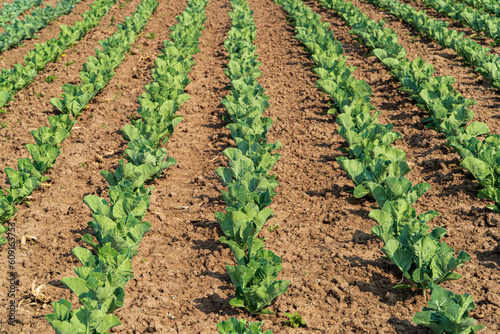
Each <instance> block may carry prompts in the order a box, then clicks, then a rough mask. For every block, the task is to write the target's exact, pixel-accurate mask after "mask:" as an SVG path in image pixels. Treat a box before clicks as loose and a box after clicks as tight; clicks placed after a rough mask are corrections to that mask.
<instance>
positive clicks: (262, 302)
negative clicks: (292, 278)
mask: <svg viewBox="0 0 500 334" xmlns="http://www.w3.org/2000/svg"><path fill="white" fill-rule="evenodd" d="M221 242H223V243H226V244H227V245H228V246H229V247H230V248H231V251H232V252H233V255H234V257H235V259H236V262H237V263H238V265H237V266H226V270H227V272H228V274H229V277H230V278H231V282H232V283H233V284H234V286H235V288H236V297H235V298H233V299H231V301H230V302H229V303H230V304H231V306H234V307H243V308H245V309H246V310H247V311H248V312H250V314H255V313H263V314H272V313H273V312H272V311H270V310H263V308H264V307H266V306H267V305H269V304H271V302H272V301H273V300H274V299H275V298H277V297H278V296H280V295H282V294H283V293H285V292H286V291H287V288H288V285H289V284H290V282H287V281H281V280H276V278H277V277H278V273H279V272H280V271H281V270H282V267H281V262H282V260H281V258H280V257H279V256H277V255H275V254H274V253H273V252H272V251H270V250H266V249H264V243H263V242H262V240H260V239H255V238H253V237H250V238H249V239H248V249H247V253H245V250H244V249H243V248H241V247H240V245H238V244H237V243H235V242H234V241H230V240H226V239H225V238H221Z"/></svg>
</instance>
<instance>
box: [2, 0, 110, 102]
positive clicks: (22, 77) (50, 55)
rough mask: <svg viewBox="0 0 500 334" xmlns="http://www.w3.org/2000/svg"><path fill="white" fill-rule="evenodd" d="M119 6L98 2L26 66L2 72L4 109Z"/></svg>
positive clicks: (42, 45)
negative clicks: (50, 64)
mask: <svg viewBox="0 0 500 334" xmlns="http://www.w3.org/2000/svg"><path fill="white" fill-rule="evenodd" d="M115 2H116V0H97V1H95V2H94V3H93V4H92V5H90V7H91V10H89V11H86V12H85V13H83V14H82V17H83V20H82V21H77V22H75V24H74V25H73V26H66V25H61V26H59V29H61V32H60V33H59V35H58V36H57V37H56V38H52V39H50V40H48V41H47V42H45V43H40V44H36V46H35V48H34V49H33V50H31V51H29V52H28V53H27V54H26V56H24V59H25V61H24V62H22V63H21V62H20V63H17V64H15V65H14V66H13V68H11V69H2V72H1V73H0V108H1V107H3V106H5V105H6V104H7V103H8V102H9V101H10V100H11V99H12V98H13V97H14V96H15V94H16V93H17V92H19V91H20V90H21V89H23V88H25V87H27V86H28V85H29V84H30V83H32V82H33V81H34V80H35V78H36V76H37V75H38V73H39V72H41V71H43V70H44V69H45V66H46V65H47V64H48V63H50V62H55V61H57V60H58V59H59V57H61V55H62V54H63V52H64V51H65V50H67V49H69V48H70V47H72V46H73V45H74V44H76V43H77V41H79V40H81V39H82V38H83V36H85V35H86V34H87V33H88V32H89V31H90V29H92V28H95V27H96V26H98V25H99V24H100V22H101V19H102V18H103V17H104V16H105V15H106V14H107V13H108V12H109V10H110V9H111V7H112V6H113V4H114V3H115Z"/></svg>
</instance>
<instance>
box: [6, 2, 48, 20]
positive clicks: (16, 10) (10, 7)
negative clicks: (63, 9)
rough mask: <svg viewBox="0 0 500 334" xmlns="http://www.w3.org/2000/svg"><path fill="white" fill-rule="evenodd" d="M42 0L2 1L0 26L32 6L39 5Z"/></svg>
mask: <svg viewBox="0 0 500 334" xmlns="http://www.w3.org/2000/svg"><path fill="white" fill-rule="evenodd" d="M42 1H43V0H15V1H14V2H13V3H4V4H3V8H2V10H1V11H0V27H3V26H4V25H5V24H6V23H7V22H9V21H11V20H12V19H15V18H16V17H17V16H19V15H20V14H22V13H24V12H25V11H27V10H28V9H30V8H31V7H33V6H37V7H38V6H40V5H41V4H42Z"/></svg>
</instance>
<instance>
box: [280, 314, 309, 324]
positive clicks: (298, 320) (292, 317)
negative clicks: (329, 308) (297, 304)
mask: <svg viewBox="0 0 500 334" xmlns="http://www.w3.org/2000/svg"><path fill="white" fill-rule="evenodd" d="M285 315H286V316H287V317H288V319H287V321H286V324H287V325H288V326H290V327H293V328H299V327H305V326H306V322H305V321H304V319H302V316H301V315H300V314H299V312H295V314H292V313H287V312H285Z"/></svg>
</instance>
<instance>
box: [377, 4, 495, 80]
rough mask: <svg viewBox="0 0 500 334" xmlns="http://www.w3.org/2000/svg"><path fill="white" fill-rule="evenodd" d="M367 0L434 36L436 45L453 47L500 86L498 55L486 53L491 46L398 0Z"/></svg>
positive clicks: (478, 70)
mask: <svg viewBox="0 0 500 334" xmlns="http://www.w3.org/2000/svg"><path fill="white" fill-rule="evenodd" d="M369 2H370V3H372V4H374V5H376V6H378V7H380V8H383V9H386V10H388V11H389V12H390V13H391V14H392V15H394V16H396V17H397V18H399V19H401V20H403V21H405V22H406V23H408V24H410V25H412V26H414V27H415V28H416V29H417V30H418V31H419V32H421V33H423V34H425V35H426V36H428V37H429V38H431V39H434V40H435V41H436V42H437V43H438V44H439V45H441V46H443V47H445V48H449V49H452V50H454V51H455V52H456V53H457V54H458V55H460V56H462V57H463V58H464V60H465V61H466V62H467V63H468V64H470V65H471V66H472V67H475V71H476V72H479V73H480V74H481V75H482V76H483V77H484V78H485V79H486V80H487V81H489V82H490V83H491V84H492V85H493V86H494V87H496V88H497V89H500V56H499V55H497V54H489V53H488V52H489V51H490V50H491V49H490V48H488V47H483V46H481V45H480V44H478V43H477V42H475V41H473V40H472V39H470V38H468V37H464V33H463V32H460V33H458V32H457V31H456V30H453V29H448V28H447V26H448V22H444V21H441V20H436V19H434V18H431V17H430V16H428V15H427V14H425V12H424V11H417V10H415V8H413V7H412V6H410V5H408V4H403V3H401V2H399V1H398V0H369Z"/></svg>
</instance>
